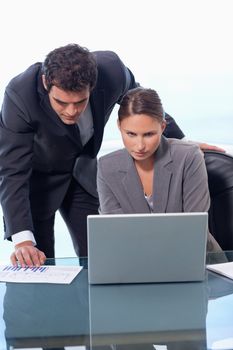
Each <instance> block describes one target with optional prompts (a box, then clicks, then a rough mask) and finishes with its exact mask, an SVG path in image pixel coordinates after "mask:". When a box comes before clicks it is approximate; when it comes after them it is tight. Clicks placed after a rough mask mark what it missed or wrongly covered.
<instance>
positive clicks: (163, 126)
mask: <svg viewBox="0 0 233 350" xmlns="http://www.w3.org/2000/svg"><path fill="white" fill-rule="evenodd" d="M161 126H162V132H164V130H165V128H166V126H167V123H166V121H165V120H163V121H162V124H161Z"/></svg>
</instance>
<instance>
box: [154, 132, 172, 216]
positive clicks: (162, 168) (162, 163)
mask: <svg viewBox="0 0 233 350" xmlns="http://www.w3.org/2000/svg"><path fill="white" fill-rule="evenodd" d="M171 164H172V159H171V155H170V152H169V144H168V141H167V140H166V139H165V138H164V137H163V136H162V139H161V143H160V146H159V148H158V150H157V151H156V155H155V169H154V180H153V211H154V212H155V213H165V212H166V208H167V203H168V198H169V188H170V183H171V178H172V167H171ZM158 184H159V185H158Z"/></svg>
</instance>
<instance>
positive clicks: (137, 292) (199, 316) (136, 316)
mask: <svg viewBox="0 0 233 350" xmlns="http://www.w3.org/2000/svg"><path fill="white" fill-rule="evenodd" d="M207 301H208V285H207V282H194V283H192V282H190V283H157V284H148V283H147V284H124V285H89V313H90V317H89V320H90V336H91V343H92V344H93V345H95V344H96V343H97V342H98V344H99V343H100V339H101V344H104V345H107V344H109V342H110V341H111V342H112V344H124V343H126V342H127V344H128V342H129V341H131V342H132V344H133V343H138V342H144V343H150V342H152V341H153V342H154V341H159V339H160V341H161V337H162V339H163V341H164V342H165V340H167V341H169V342H171V341H172V340H174V341H177V339H179V340H182V339H183V340H185V341H186V345H187V341H188V340H190V341H194V340H195V341H196V342H197V343H198V342H200V341H201V340H203V343H201V344H202V346H203V348H205V345H206V342H205V339H206V330H205V329H206V314H207ZM191 344H192V345H193V343H191ZM201 344H199V343H198V345H199V347H198V348H200V345H201ZM132 348H134V347H132ZM142 348H143V347H140V349H142ZM145 348H146V349H149V348H150V349H152V346H151V347H149V346H148V347H145ZM184 348H185V347H184Z"/></svg>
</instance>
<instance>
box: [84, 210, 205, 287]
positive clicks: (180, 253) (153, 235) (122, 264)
mask: <svg viewBox="0 0 233 350" xmlns="http://www.w3.org/2000/svg"><path fill="white" fill-rule="evenodd" d="M207 223H208V214H207V213H166V214H122V215H121V214H118V215H89V216H88V219H87V224H88V276H89V282H90V283H93V284H108V283H146V282H183V281H202V280H203V279H204V277H205V255H206V241H207V226H208V225H207Z"/></svg>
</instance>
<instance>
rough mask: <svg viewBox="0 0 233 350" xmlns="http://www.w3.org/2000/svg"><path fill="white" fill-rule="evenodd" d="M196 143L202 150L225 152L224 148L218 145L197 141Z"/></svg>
mask: <svg viewBox="0 0 233 350" xmlns="http://www.w3.org/2000/svg"><path fill="white" fill-rule="evenodd" d="M197 144H198V145H199V147H200V149H201V150H202V151H217V152H223V153H225V152H226V150H225V149H223V148H221V147H218V146H213V145H209V144H208V143H202V142H198V143H197Z"/></svg>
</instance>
